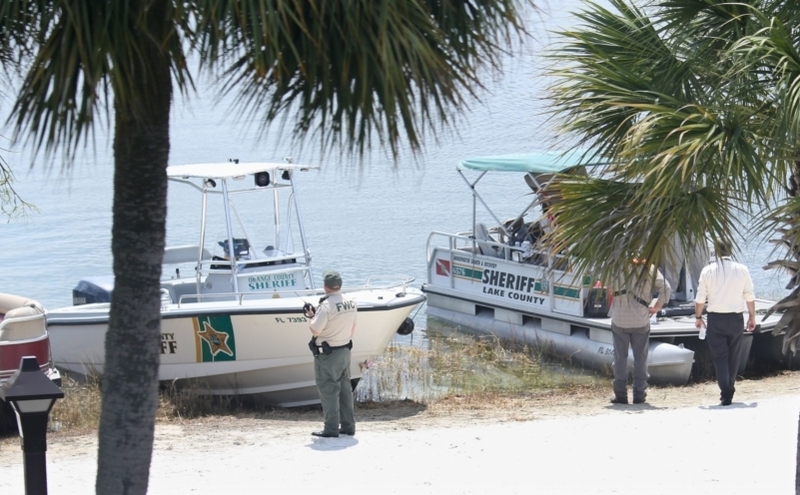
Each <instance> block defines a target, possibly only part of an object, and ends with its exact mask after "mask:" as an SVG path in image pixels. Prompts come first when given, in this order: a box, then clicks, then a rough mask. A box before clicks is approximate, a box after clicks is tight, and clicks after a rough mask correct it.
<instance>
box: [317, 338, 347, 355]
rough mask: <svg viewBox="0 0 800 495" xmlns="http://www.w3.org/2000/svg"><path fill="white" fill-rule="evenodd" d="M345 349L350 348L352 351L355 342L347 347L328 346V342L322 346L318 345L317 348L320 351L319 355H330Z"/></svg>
mask: <svg viewBox="0 0 800 495" xmlns="http://www.w3.org/2000/svg"><path fill="white" fill-rule="evenodd" d="M345 347H346V348H348V349H352V348H353V341H352V340H351V341H350V342H348V343H346V344H345V345H337V346H333V345H328V343H327V342H323V343H322V345H318V346H317V351H319V354H330V353H331V352H333V351H335V350H336V349H344V348H345ZM315 355H318V354H315Z"/></svg>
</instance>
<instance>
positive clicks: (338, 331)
mask: <svg viewBox="0 0 800 495" xmlns="http://www.w3.org/2000/svg"><path fill="white" fill-rule="evenodd" d="M322 279H323V282H324V286H325V294H326V295H325V297H323V298H322V300H321V302H320V305H319V307H318V308H317V309H316V310H315V309H314V308H313V307H311V306H310V305H309V306H307V308H306V310H305V311H306V316H307V317H309V318H310V320H309V327H310V328H311V333H312V335H314V339H313V340H312V343H313V344H312V352H314V374H315V376H316V380H317V388H318V389H319V396H320V399H321V400H322V412H323V413H324V414H325V428H324V429H323V430H322V431H315V432H313V433H312V435H314V436H317V437H323V438H334V437H338V436H339V435H340V434H342V435H355V434H356V421H355V418H354V417H353V388H352V385H351V384H350V349H352V347H353V341H352V338H353V333H354V332H355V329H356V312H357V310H356V303H355V302H354V301H352V300H351V299H349V298H347V297H345V296H344V295H343V294H342V292H341V289H342V277H341V276H340V275H339V273H337V272H335V271H326V272H324V273H323V274H322ZM314 347H316V351H313V348H314Z"/></svg>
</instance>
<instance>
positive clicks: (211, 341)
mask: <svg viewBox="0 0 800 495" xmlns="http://www.w3.org/2000/svg"><path fill="white" fill-rule="evenodd" d="M197 334H198V335H199V336H200V338H202V339H203V340H205V341H206V342H208V345H209V347H211V354H212V355H214V356H216V355H217V354H218V353H220V352H223V353H225V354H227V355H228V356H233V351H231V349H230V347H228V337H230V335H228V334H227V333H225V332H217V331H216V330H214V327H212V326H211V324H210V323H209V322H207V321H204V322H203V329H202V330H200V331H199V332H197Z"/></svg>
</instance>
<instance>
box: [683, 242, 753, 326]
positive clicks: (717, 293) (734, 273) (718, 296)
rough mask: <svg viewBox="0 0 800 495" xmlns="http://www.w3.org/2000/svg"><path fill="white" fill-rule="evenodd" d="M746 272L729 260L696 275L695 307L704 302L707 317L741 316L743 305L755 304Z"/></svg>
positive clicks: (717, 263) (706, 267) (744, 307)
mask: <svg viewBox="0 0 800 495" xmlns="http://www.w3.org/2000/svg"><path fill="white" fill-rule="evenodd" d="M755 298H756V297H755V294H754V293H753V281H752V280H751V279H750V272H749V271H748V270H747V267H746V266H744V265H743V264H741V263H737V262H735V261H732V260H731V258H730V257H729V256H723V257H722V258H721V259H719V260H717V261H715V262H713V263H711V264H710V265H706V266H705V267H704V268H703V271H702V272H700V282H699V283H698V287H697V298H695V301H694V302H695V303H697V304H705V303H706V302H708V307H707V309H706V310H707V311H708V312H709V313H744V312H745V311H746V309H747V308H746V305H745V301H747V302H753V301H754V300H755Z"/></svg>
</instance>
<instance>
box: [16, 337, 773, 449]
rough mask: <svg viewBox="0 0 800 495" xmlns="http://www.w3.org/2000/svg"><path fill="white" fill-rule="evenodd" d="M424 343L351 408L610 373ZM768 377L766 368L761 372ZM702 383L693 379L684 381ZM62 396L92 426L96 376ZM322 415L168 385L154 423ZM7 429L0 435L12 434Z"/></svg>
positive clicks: (453, 400)
mask: <svg viewBox="0 0 800 495" xmlns="http://www.w3.org/2000/svg"><path fill="white" fill-rule="evenodd" d="M423 344H424V347H422V346H413V345H407V344H400V343H392V344H390V345H389V346H388V347H387V349H386V351H385V352H384V353H383V355H382V356H380V357H379V358H378V359H376V360H375V361H374V362H373V363H371V366H370V367H369V368H368V369H366V370H365V371H364V374H363V378H362V380H361V382H360V383H359V386H358V387H357V388H356V393H355V398H356V409H357V410H362V411H369V410H373V411H378V410H380V409H382V408H388V407H395V406H398V405H401V406H403V407H408V406H409V405H412V406H413V405H415V406H416V407H418V408H423V409H424V408H426V407H432V406H435V407H437V408H441V407H443V408H445V409H446V408H448V407H456V405H458V406H459V407H464V406H465V405H467V406H468V407H479V406H480V405H484V406H495V407H498V406H499V407H504V406H506V405H508V406H509V407H513V404H514V403H515V402H518V401H519V400H526V399H530V398H532V397H541V396H543V395H547V394H553V393H557V394H564V395H577V396H580V395H584V396H594V395H597V394H602V393H606V392H608V390H610V382H611V377H610V376H607V375H605V374H601V373H598V372H593V371H587V370H580V369H577V368H575V367H574V366H572V365H570V364H569V363H568V362H566V361H564V360H559V359H557V358H554V357H553V356H552V355H551V354H550V353H548V350H547V347H546V346H531V345H527V344H520V343H509V342H501V341H500V340H498V339H497V338H489V337H478V336H474V335H469V334H463V333H460V332H458V331H449V332H445V333H430V334H428V335H427V336H426V339H425V340H424V341H423ZM766 374H767V375H768V374H769V373H768V372H767V373H766ZM702 381H707V379H694V380H692V381H690V384H693V383H700V382H702ZM62 388H63V389H64V392H65V396H64V398H63V399H61V400H59V401H56V404H55V406H54V408H53V411H52V412H51V414H50V420H51V429H52V430H53V431H57V432H60V433H63V434H81V433H88V432H92V431H96V430H97V428H98V425H99V420H100V404H101V393H100V390H101V379H100V378H98V377H89V378H88V379H87V380H86V381H77V380H75V379H73V378H72V377H70V376H69V374H64V377H63V380H62ZM303 414H314V415H318V414H321V408H320V406H319V405H317V406H307V407H301V408H291V409H286V408H281V407H275V406H268V405H256V404H253V403H252V401H249V400H247V399H246V398H239V397H226V396H211V395H198V394H196V393H192V392H189V391H186V390H182V389H180V388H176V387H175V386H174V385H167V386H162V388H161V390H160V392H159V403H158V410H157V413H156V421H157V422H158V423H171V422H182V421H190V420H195V419H201V418H209V417H215V418H218V419H220V420H224V419H225V418H226V417H242V416H247V417H263V416H265V415H270V416H271V417H277V416H280V417H287V418H289V417H299V416H302V415H303ZM10 424H11V427H10V428H6V430H7V431H6V432H5V433H4V432H3V431H2V430H3V428H2V426H3V425H2V424H0V438H2V437H4V436H11V435H13V436H16V425H15V421H14V418H13V414H12V416H11V419H10Z"/></svg>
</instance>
